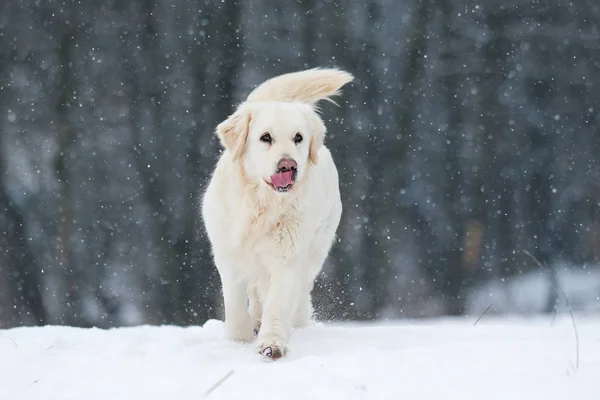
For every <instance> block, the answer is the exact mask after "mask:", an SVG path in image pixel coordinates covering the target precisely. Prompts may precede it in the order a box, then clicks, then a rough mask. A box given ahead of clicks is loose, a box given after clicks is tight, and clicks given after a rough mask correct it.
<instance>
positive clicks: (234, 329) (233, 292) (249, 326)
mask: <svg viewBox="0 0 600 400" xmlns="http://www.w3.org/2000/svg"><path fill="white" fill-rule="evenodd" d="M221 283H222V286H223V303H224V306H225V329H226V330H227V336H228V337H229V338H230V339H232V340H235V341H240V342H249V341H251V340H252V339H253V337H254V334H253V333H254V324H253V323H252V321H251V319H250V314H249V313H248V304H247V299H248V298H247V295H246V283H245V282H244V281H243V280H241V279H240V278H239V277H236V276H235V275H233V274H229V273H224V274H221Z"/></svg>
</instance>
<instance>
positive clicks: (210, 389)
mask: <svg viewBox="0 0 600 400" xmlns="http://www.w3.org/2000/svg"><path fill="white" fill-rule="evenodd" d="M231 375H233V370H231V371H229V372H228V373H227V374H225V376H224V377H222V378H221V379H219V380H218V381H217V382H216V383H215V384H214V385H212V386H211V387H210V388H209V389H208V390H207V391H206V393H204V397H207V396H208V395H209V394H211V393H212V392H213V391H214V390H215V389H216V388H218V387H219V386H221V385H222V384H223V382H225V380H227V379H228V378H229V377H230V376H231Z"/></svg>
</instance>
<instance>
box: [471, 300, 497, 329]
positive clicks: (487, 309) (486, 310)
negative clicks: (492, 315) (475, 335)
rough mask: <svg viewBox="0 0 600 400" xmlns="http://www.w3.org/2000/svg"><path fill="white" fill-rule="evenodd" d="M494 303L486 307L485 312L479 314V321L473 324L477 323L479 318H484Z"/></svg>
mask: <svg viewBox="0 0 600 400" xmlns="http://www.w3.org/2000/svg"><path fill="white" fill-rule="evenodd" d="M493 305H494V304H493V303H492V304H490V305H489V306H488V308H486V309H485V311H484V312H483V314H481V315H480V316H479V318H477V321H475V323H474V324H473V326H475V325H477V323H478V322H479V320H480V319H481V318H483V316H484V315H485V314H486V313H487V312H488V311H489V310H490V308H492V306H493Z"/></svg>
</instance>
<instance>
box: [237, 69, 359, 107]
mask: <svg viewBox="0 0 600 400" xmlns="http://www.w3.org/2000/svg"><path fill="white" fill-rule="evenodd" d="M353 79H354V77H353V76H352V75H351V74H349V73H348V72H345V71H342V70H339V69H334V68H326V69H323V68H313V69H308V70H304V71H299V72H290V73H287V74H283V75H279V76H276V77H274V78H271V79H269V80H267V81H265V82H263V83H262V84H260V85H259V86H258V87H256V88H255V89H254V90H253V91H252V92H251V93H250V94H249V95H248V99H247V101H248V102H255V101H285V102H295V101H297V102H301V103H307V104H310V105H312V106H314V105H315V104H316V103H317V102H318V101H319V100H328V101H331V102H332V103H334V104H335V102H334V101H333V100H331V99H330V97H331V96H338V95H340V88H341V87H342V86H344V85H345V84H346V83H348V82H351V81H352V80H353Z"/></svg>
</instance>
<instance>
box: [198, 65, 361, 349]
mask: <svg viewBox="0 0 600 400" xmlns="http://www.w3.org/2000/svg"><path fill="white" fill-rule="evenodd" d="M352 80H353V77H352V75H350V74H349V73H347V72H344V71H341V70H338V69H310V70H305V71H300V72H294V73H288V74H284V75H280V76H277V77H274V78H272V79H270V80H267V81H265V82H264V83H262V84H261V85H259V86H258V87H257V88H256V89H254V91H252V93H250V95H249V96H248V98H247V99H246V101H245V102H243V103H242V104H240V105H239V106H238V107H237V109H236V110H235V112H234V113H233V114H232V115H231V116H230V117H229V118H227V119H226V120H225V121H223V122H221V123H220V124H219V125H218V126H217V129H216V133H217V135H218V137H219V139H220V141H221V143H222V145H223V147H224V151H223V153H222V154H221V156H220V158H219V160H218V162H217V164H216V167H215V170H214V171H213V174H212V176H211V178H210V182H209V185H208V187H207V189H206V191H205V193H204V196H203V198H202V211H201V212H202V219H203V221H204V225H205V228H206V232H207V235H208V238H209V240H210V243H211V248H212V255H213V257H214V262H215V265H216V267H217V270H218V272H219V275H220V278H221V283H222V288H223V299H224V305H225V326H226V330H227V334H228V336H229V338H231V339H233V340H235V341H243V342H248V341H251V340H253V338H254V334H256V332H258V340H259V343H260V351H261V353H262V354H263V355H265V356H267V357H271V358H273V359H276V358H279V357H281V356H283V355H285V354H286V351H287V346H288V343H289V340H290V336H291V331H292V328H293V327H304V326H306V325H307V324H308V323H309V321H311V320H312V313H313V308H312V302H311V294H310V293H311V291H312V288H313V283H314V280H315V278H316V276H317V274H318V273H319V272H320V270H321V268H322V266H323V263H324V261H325V259H326V257H327V255H328V253H329V251H330V248H331V246H332V244H333V241H334V237H335V231H336V229H337V227H338V224H339V221H340V217H341V212H342V203H341V200H340V192H339V183H338V173H337V170H336V167H335V164H334V162H333V159H332V157H331V153H330V152H329V150H328V149H327V148H326V147H325V145H324V143H323V140H324V137H325V132H326V128H325V125H324V123H323V121H322V119H321V117H320V116H319V114H318V112H319V110H318V109H317V103H318V101H320V100H330V101H331V99H330V96H333V95H339V90H340V88H341V87H342V86H344V85H345V84H346V83H348V82H351V81H352ZM265 132H268V133H270V135H271V137H272V142H271V143H265V142H263V141H262V140H261V136H263V135H264V134H265ZM298 133H299V134H301V135H302V137H303V140H302V141H301V142H299V143H296V141H295V140H294V137H295V135H296V134H298ZM283 158H288V159H289V158H291V159H293V160H294V161H296V163H297V173H296V175H295V176H296V179H295V181H294V183H293V185H292V186H291V189H290V190H289V191H287V192H284V193H281V192H278V191H277V190H275V189H274V187H273V186H272V185H271V178H270V177H271V175H272V174H274V172H275V171H276V169H277V165H278V162H279V161H280V160H281V159H283Z"/></svg>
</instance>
